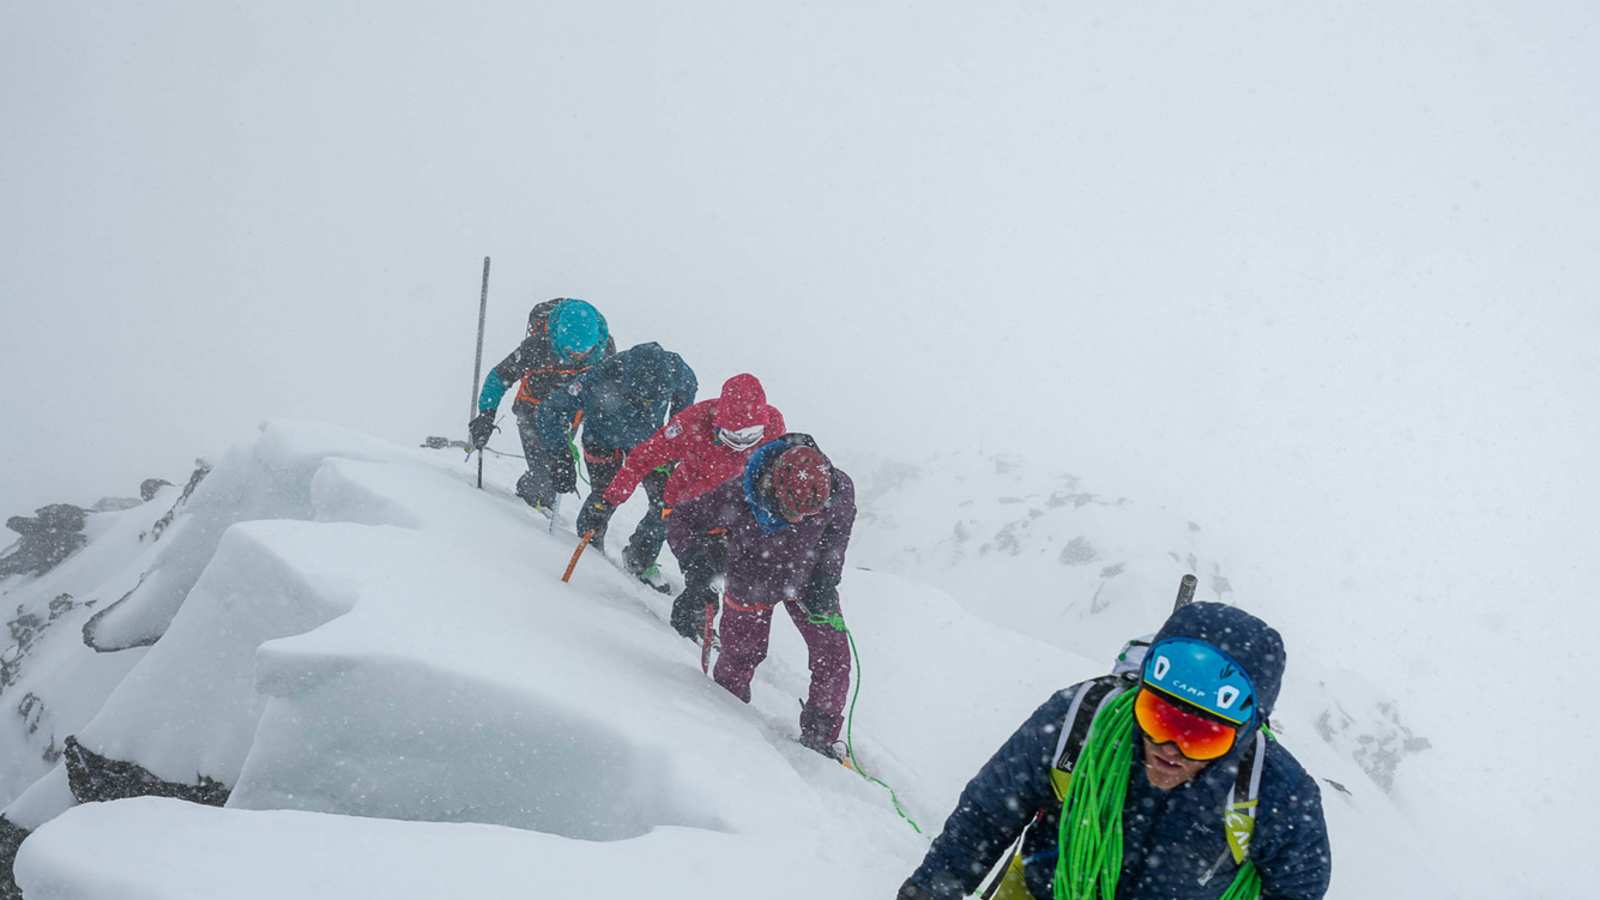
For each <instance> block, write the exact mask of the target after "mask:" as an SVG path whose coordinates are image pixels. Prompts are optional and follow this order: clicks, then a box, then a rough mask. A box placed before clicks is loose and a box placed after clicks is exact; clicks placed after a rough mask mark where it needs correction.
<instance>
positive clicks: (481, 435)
mask: <svg viewBox="0 0 1600 900" xmlns="http://www.w3.org/2000/svg"><path fill="white" fill-rule="evenodd" d="M496 430H497V429H496V428H495V427H494V410H492V409H486V410H484V411H483V412H481V413H478V415H477V417H475V418H474V419H473V420H472V421H471V422H468V423H467V443H469V444H471V445H472V449H474V450H482V449H483V448H484V447H485V446H486V445H487V444H488V443H489V435H491V434H494V433H495V431H496Z"/></svg>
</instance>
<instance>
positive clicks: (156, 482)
mask: <svg viewBox="0 0 1600 900" xmlns="http://www.w3.org/2000/svg"><path fill="white" fill-rule="evenodd" d="M171 486H172V482H170V481H168V480H166V479H165V478H146V479H145V480H143V481H141V482H139V499H140V500H143V501H144V502H145V503H149V502H150V501H151V500H154V499H155V498H156V492H157V491H159V490H161V489H162V488H164V487H171Z"/></svg>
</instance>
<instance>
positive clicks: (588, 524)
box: [578, 499, 617, 534]
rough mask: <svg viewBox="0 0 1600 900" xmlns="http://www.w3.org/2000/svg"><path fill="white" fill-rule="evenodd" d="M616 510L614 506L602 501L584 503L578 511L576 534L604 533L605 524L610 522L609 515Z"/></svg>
mask: <svg viewBox="0 0 1600 900" xmlns="http://www.w3.org/2000/svg"><path fill="white" fill-rule="evenodd" d="M616 510H617V508H616V507H615V506H612V505H611V504H609V503H607V502H606V501H605V500H603V499H601V500H596V501H594V502H593V503H585V504H584V505H583V507H582V508H581V509H579V510H578V533H579V534H587V533H589V532H591V531H592V532H594V533H595V534H599V533H601V532H603V531H605V529H606V523H607V522H609V521H611V514H612V513H614V512H616Z"/></svg>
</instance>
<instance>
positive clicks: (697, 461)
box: [578, 373, 787, 641]
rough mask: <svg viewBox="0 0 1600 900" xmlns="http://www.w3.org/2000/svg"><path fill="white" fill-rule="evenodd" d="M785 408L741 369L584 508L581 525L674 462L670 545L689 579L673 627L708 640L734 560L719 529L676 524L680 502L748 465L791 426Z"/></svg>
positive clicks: (667, 501)
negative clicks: (722, 577)
mask: <svg viewBox="0 0 1600 900" xmlns="http://www.w3.org/2000/svg"><path fill="white" fill-rule="evenodd" d="M786 430H787V429H786V428H785V426H784V422H783V414H782V413H780V412H778V410H777V409H776V408H775V407H773V406H771V405H769V404H768V403H767V395H766V392H765V391H764V390H762V388H761V382H760V381H759V380H757V379H756V377H755V376H754V375H750V374H748V373H746V374H741V375H735V376H733V377H732V378H729V379H728V380H727V381H726V382H724V383H723V385H722V393H721V394H720V395H719V396H717V397H716V398H715V399H712V400H702V401H700V402H699V403H696V404H694V405H693V406H690V407H689V408H688V409H685V410H684V411H683V412H680V413H678V414H677V415H676V416H673V417H672V418H671V419H670V420H668V421H667V424H666V425H665V426H663V427H662V428H661V429H660V430H659V431H657V432H656V433H655V434H653V435H651V436H650V437H649V438H648V439H646V440H645V442H644V443H642V444H639V445H638V446H636V447H634V448H633V449H632V450H630V451H628V456H627V459H626V460H624V461H623V464H622V469H621V470H620V471H618V472H617V474H616V477H614V478H612V479H611V486H610V487H609V488H607V489H606V492H605V494H604V495H603V496H602V497H601V499H600V501H599V502H598V503H591V504H588V505H586V506H585V507H584V509H583V510H582V512H580V514H579V521H578V531H579V533H580V534H581V533H582V532H583V531H584V530H585V529H584V525H585V523H586V521H587V520H588V519H590V518H591V517H592V518H594V519H596V520H604V519H605V517H606V516H607V515H608V514H609V513H610V511H611V510H613V509H615V508H617V507H618V506H621V505H622V503H623V502H624V501H626V500H627V499H628V497H630V496H632V494H633V492H634V489H636V488H637V487H638V486H639V483H640V482H641V481H643V480H644V478H645V476H646V475H648V474H650V473H651V472H652V471H654V470H656V469H657V468H660V467H661V466H672V474H671V475H670V476H669V477H668V478H667V484H666V487H664V488H663V489H662V496H661V500H662V503H663V504H664V505H665V506H666V509H665V510H664V511H663V512H662V515H663V516H666V517H667V546H669V547H671V548H672V554H673V555H674V556H676V557H677V558H678V565H679V567H680V568H681V569H683V579H684V587H683V592H682V593H680V594H679V595H678V596H677V598H676V599H675V600H673V602H672V627H673V628H674V629H676V630H677V632H678V633H679V634H681V635H683V636H684V637H686V638H689V639H690V640H693V641H698V640H700V631H701V628H702V627H703V625H704V622H705V615H706V610H707V608H708V607H711V606H713V605H714V604H715V603H716V602H717V594H716V591H714V590H712V589H711V581H712V579H713V578H715V577H716V576H717V575H719V574H721V573H722V570H723V566H724V565H725V564H726V556H727V550H726V547H725V542H724V541H723V539H722V538H721V537H720V536H718V535H711V534H705V533H696V532H693V531H692V530H691V529H685V528H675V527H673V523H672V518H671V513H672V507H673V506H675V505H676V504H679V503H687V502H688V501H690V500H693V499H694V498H696V497H698V496H700V495H701V494H704V493H706V492H707V491H709V490H711V489H713V488H716V487H718V486H720V485H721V484H722V483H723V482H725V481H727V480H729V479H730V478H735V477H737V476H738V475H740V474H742V473H743V472H744V465H745V462H746V461H747V460H748V459H749V458H750V454H751V453H752V452H754V451H755V449H756V448H757V447H760V446H761V445H763V444H765V443H767V442H768V441H771V440H774V439H776V438H778V437H779V436H781V435H782V434H784V432H785V431H786Z"/></svg>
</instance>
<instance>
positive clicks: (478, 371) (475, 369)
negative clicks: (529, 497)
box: [467, 256, 489, 491]
mask: <svg viewBox="0 0 1600 900" xmlns="http://www.w3.org/2000/svg"><path fill="white" fill-rule="evenodd" d="M488 312H489V257H487V256H485V257H484V258H483V287H481V288H480V289H479V290H478V351H477V353H476V354H474V356H473V358H472V407H471V408H472V409H473V410H476V409H477V408H478V391H479V390H481V389H482V383H481V382H480V380H479V379H480V377H481V376H482V375H483V323H484V317H485V316H486V315H487V314H488ZM467 456H469V457H470V456H472V453H471V452H470V451H468V453H467ZM478 490H480V491H481V490H483V454H482V453H479V454H478Z"/></svg>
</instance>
